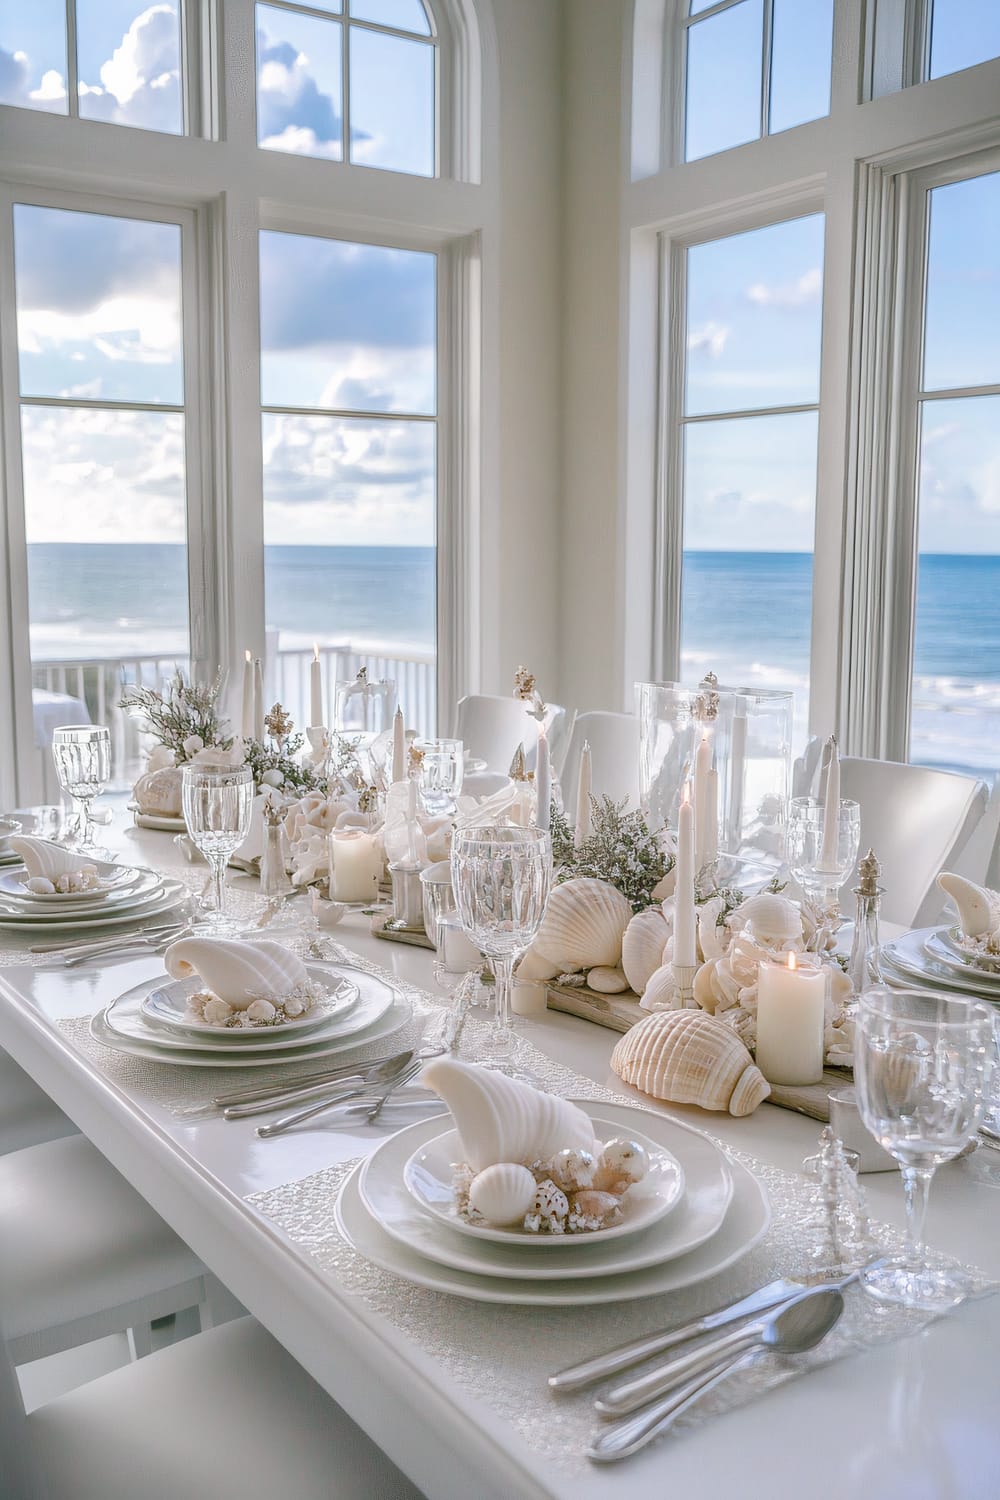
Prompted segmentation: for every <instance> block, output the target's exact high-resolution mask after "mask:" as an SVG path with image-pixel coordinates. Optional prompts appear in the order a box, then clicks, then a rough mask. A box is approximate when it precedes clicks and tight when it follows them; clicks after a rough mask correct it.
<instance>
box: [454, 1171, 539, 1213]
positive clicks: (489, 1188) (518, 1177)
mask: <svg viewBox="0 0 1000 1500" xmlns="http://www.w3.org/2000/svg"><path fill="white" fill-rule="evenodd" d="M535 1187H536V1183H535V1179H534V1176H533V1175H532V1173H531V1172H529V1171H528V1168H527V1167H524V1166H521V1165H520V1163H518V1162H512V1161H498V1162H494V1163H493V1165H492V1166H491V1167H485V1168H484V1169H483V1171H482V1172H479V1173H477V1175H476V1176H475V1177H474V1178H473V1179H472V1181H471V1182H470V1184H469V1207H470V1208H474V1209H475V1210H476V1212H477V1213H479V1214H482V1216H483V1218H484V1219H485V1220H486V1222H487V1223H488V1224H497V1225H500V1226H503V1225H504V1224H517V1223H519V1222H520V1221H521V1220H523V1218H524V1216H525V1214H526V1213H527V1212H528V1210H529V1209H530V1208H531V1206H532V1204H533V1203H534V1201H535Z"/></svg>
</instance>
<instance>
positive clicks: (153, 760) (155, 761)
mask: <svg viewBox="0 0 1000 1500" xmlns="http://www.w3.org/2000/svg"><path fill="white" fill-rule="evenodd" d="M176 760H177V757H176V756H175V754H174V752H173V751H172V750H171V749H170V747H169V746H168V745H154V746H153V748H152V750H150V752H149V757H148V759H147V761H146V769H147V771H165V770H167V768H168V767H169V766H172V765H174V764H175V762H176Z"/></svg>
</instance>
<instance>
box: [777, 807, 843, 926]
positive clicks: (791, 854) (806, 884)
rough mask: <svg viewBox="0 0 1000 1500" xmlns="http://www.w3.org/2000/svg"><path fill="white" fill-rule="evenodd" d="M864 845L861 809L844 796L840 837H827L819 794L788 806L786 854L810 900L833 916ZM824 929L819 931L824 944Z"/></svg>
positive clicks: (839, 824)
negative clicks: (817, 797) (816, 796)
mask: <svg viewBox="0 0 1000 1500" xmlns="http://www.w3.org/2000/svg"><path fill="white" fill-rule="evenodd" d="M860 847H861V808H860V806H859V805H858V803H857V802H852V801H849V800H848V799H847V798H842V799H841V803H840V815H839V818H838V822H837V831H836V839H835V840H832V841H829V843H828V841H827V840H825V838H824V807H823V803H822V802H819V801H817V799H816V798H815V797H793V798H792V801H791V802H790V803H789V806H788V825H787V828H786V831H785V857H786V859H787V860H788V867H789V869H790V870H791V872H792V874H793V875H794V876H795V879H796V880H797V881H798V883H799V885H800V886H801V887H802V890H803V892H804V894H805V896H806V899H807V900H808V901H811V902H812V903H813V904H814V905H815V906H816V907H817V908H818V910H819V911H820V912H822V913H823V914H824V915H825V916H827V917H829V918H831V919H832V918H833V917H834V916H835V915H836V911H837V908H838V904H839V891H840V888H841V886H842V885H843V884H844V882H845V881H846V880H847V879H848V878H849V877H850V875H851V872H852V871H853V869H854V866H855V864H856V863H857V858H858V850H859V848H860ZM824 937H825V929H824V931H822V932H820V933H818V934H817V944H818V946H821V943H822V939H823V938H824Z"/></svg>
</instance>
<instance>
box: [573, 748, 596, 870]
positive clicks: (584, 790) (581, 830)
mask: <svg viewBox="0 0 1000 1500" xmlns="http://www.w3.org/2000/svg"><path fill="white" fill-rule="evenodd" d="M592 777H593V772H592V770H591V766H590V741H589V740H584V742H583V749H582V750H581V752H580V776H579V779H578V781H577V784H576V833H575V835H574V839H573V842H574V843H575V845H576V847H577V848H578V849H579V848H580V846H581V845H582V844H585V843H586V842H587V840H588V839H589V838H590V787H591V781H592Z"/></svg>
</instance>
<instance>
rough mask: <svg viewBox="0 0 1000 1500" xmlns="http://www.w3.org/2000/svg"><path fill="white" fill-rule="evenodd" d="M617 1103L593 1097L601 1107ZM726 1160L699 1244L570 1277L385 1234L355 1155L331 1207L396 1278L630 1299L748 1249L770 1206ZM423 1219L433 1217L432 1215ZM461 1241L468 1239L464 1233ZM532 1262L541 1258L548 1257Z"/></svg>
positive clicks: (464, 1292) (506, 1295)
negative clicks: (434, 1256)
mask: <svg viewBox="0 0 1000 1500" xmlns="http://www.w3.org/2000/svg"><path fill="white" fill-rule="evenodd" d="M617 1108H618V1106H610V1105H606V1104H602V1105H601V1109H602V1110H604V1111H605V1113H608V1112H609V1111H611V1110H613V1109H617ZM426 1123H427V1124H428V1125H431V1126H440V1123H441V1122H440V1118H438V1119H436V1120H433V1121H427V1122H426ZM625 1128H626V1129H627V1125H626V1126H625ZM695 1133H696V1132H695ZM728 1165H729V1169H730V1171H731V1172H732V1174H733V1199H732V1203H731V1204H730V1206H729V1210H728V1212H727V1213H726V1216H725V1218H724V1220H723V1222H722V1225H721V1227H720V1229H719V1230H718V1232H717V1233H716V1234H714V1235H712V1237H711V1238H710V1239H709V1240H707V1241H706V1242H705V1243H704V1244H703V1245H701V1246H699V1247H698V1248H697V1249H695V1250H691V1251H690V1252H689V1253H688V1254H686V1255H681V1256H678V1258H677V1259H676V1260H670V1261H666V1262H660V1263H657V1264H653V1265H649V1266H646V1267H644V1268H642V1269H638V1270H633V1271H622V1272H620V1273H618V1274H605V1275H597V1276H586V1277H580V1278H579V1279H576V1280H573V1279H566V1280H563V1281H545V1280H542V1279H541V1278H539V1277H537V1275H536V1276H535V1277H534V1279H529V1278H528V1277H524V1278H522V1279H513V1278H512V1279H510V1280H504V1279H501V1278H500V1277H496V1276H492V1275H491V1276H485V1275H477V1274H474V1273H472V1272H469V1271H459V1270H455V1269H453V1268H451V1267H448V1266H444V1265H441V1264H439V1263H436V1262H435V1261H432V1260H429V1259H427V1257H426V1256H424V1255H420V1254H418V1253H417V1251H416V1250H414V1249H411V1248H410V1246H408V1245H405V1244H403V1243H402V1242H401V1241H399V1240H397V1239H393V1238H392V1237H391V1235H389V1234H388V1233H387V1232H386V1231H385V1229H383V1227H382V1226H381V1225H380V1224H379V1222H378V1220H377V1219H375V1218H374V1217H373V1216H372V1214H371V1213H370V1212H369V1210H368V1208H367V1207H366V1206H365V1202H364V1199H363V1198H362V1196H361V1190H360V1185H359V1184H360V1178H361V1173H362V1170H363V1167H364V1163H359V1164H358V1166H357V1167H356V1168H355V1169H354V1171H353V1172H352V1173H351V1175H350V1177H349V1178H348V1179H347V1181H346V1182H345V1183H344V1186H343V1188H342V1189H341V1191H340V1196H339V1197H338V1199H337V1205H336V1210H335V1214H336V1221H337V1227H338V1229H339V1230H340V1233H341V1234H342V1235H343V1237H344V1239H345V1240H346V1241H347V1243H348V1244H349V1245H351V1246H352V1247H353V1248H354V1249H355V1250H357V1251H358V1253H359V1254H360V1255H363V1256H364V1257H365V1259H366V1260H370V1261H371V1262H372V1264H373V1265H376V1266H380V1267H381V1268H382V1270H384V1271H389V1272H391V1273H392V1274H393V1275H395V1276H399V1277H401V1278H402V1280H403V1281H409V1282H412V1283H413V1284H414V1285H415V1286H422V1287H426V1288H428V1289H429V1290H431V1291H436V1292H448V1293H450V1294H451V1295H452V1296H455V1297H465V1298H467V1299H469V1300H470V1301H473V1302H494V1303H501V1304H504V1305H506V1306H511V1305H513V1306H517V1305H523V1306H534V1307H573V1306H576V1307H588V1306H594V1305H596V1304H601V1303H605V1304H606V1303H609V1302H632V1301H634V1300H635V1299H636V1298H637V1297H655V1296H662V1295H663V1294H664V1293H665V1292H674V1291H679V1290H680V1289H681V1288H682V1287H687V1286H693V1285H694V1284H695V1283H696V1282H699V1281H707V1280H708V1278H709V1277H711V1276H717V1275H719V1273H720V1272H722V1271H725V1270H727V1269H728V1268H729V1267H730V1266H732V1265H734V1264H735V1263H736V1261H738V1260H741V1259H742V1258H743V1256H744V1255H746V1254H748V1252H749V1251H750V1250H752V1249H753V1247H754V1245H756V1244H757V1242H758V1241H759V1240H760V1239H761V1237H762V1236H763V1235H764V1234H765V1233H766V1232H767V1228H768V1225H769V1224H770V1222H771V1210H770V1207H769V1205H768V1201H767V1196H766V1194H765V1192H764V1189H763V1187H762V1186H761V1184H760V1183H759V1182H758V1181H757V1179H756V1178H755V1177H754V1176H753V1174H752V1173H751V1172H750V1171H748V1170H747V1168H746V1167H744V1166H743V1165H742V1164H741V1163H740V1162H737V1161H732V1160H730V1161H729V1162H728ZM429 1222H431V1223H433V1220H431V1221H429ZM442 1233H443V1231H442ZM461 1243H462V1244H464V1245H469V1244H471V1241H464V1240H463V1241H462V1242H461ZM625 1243H626V1244H627V1243H628V1241H625ZM609 1248H610V1247H609ZM537 1263H538V1264H540V1265H541V1264H545V1265H547V1264H548V1261H544V1262H543V1261H539V1262H537Z"/></svg>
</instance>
